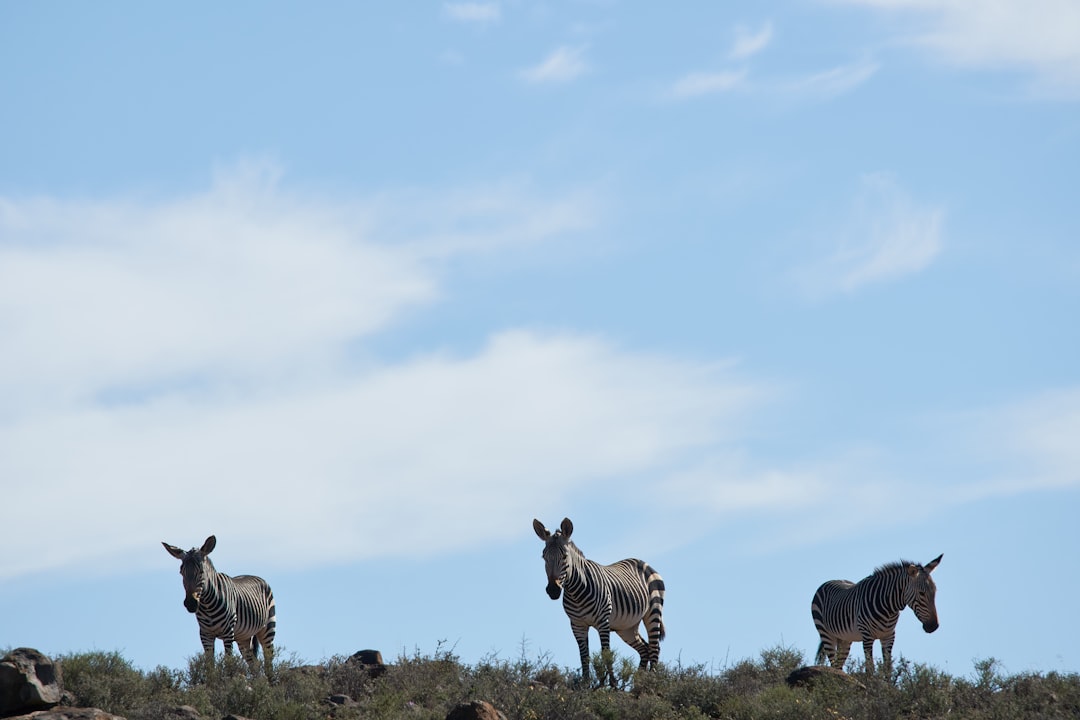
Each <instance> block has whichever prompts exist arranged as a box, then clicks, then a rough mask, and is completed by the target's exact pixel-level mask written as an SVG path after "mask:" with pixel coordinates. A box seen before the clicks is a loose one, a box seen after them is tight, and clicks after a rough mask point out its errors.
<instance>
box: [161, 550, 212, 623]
mask: <svg viewBox="0 0 1080 720" xmlns="http://www.w3.org/2000/svg"><path fill="white" fill-rule="evenodd" d="M161 544H162V545H164V546H165V549H166V550H168V551H169V554H170V555H172V556H173V557H174V558H176V559H177V560H179V561H180V577H182V578H183V579H184V607H185V608H186V609H187V611H188V612H192V613H193V612H195V611H196V610H198V609H199V598H201V597H202V595H203V593H204V592H206V587H207V584H208V583H209V582H210V576H211V575H213V573H214V563H212V562H210V558H209V557H207V556H208V555H209V554H210V553H211V551H212V550H213V549H214V547H215V546H216V545H217V538H216V537H214V536H213V535H211V536H210V537H208V538H206V542H204V543H203V546H202V547H201V548H199V549H198V550H196V549H195V548H191V549H190V550H181V549H180V548H178V547H176V546H175V545H170V544H169V543H166V542H163V543H161Z"/></svg>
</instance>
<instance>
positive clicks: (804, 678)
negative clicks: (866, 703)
mask: <svg viewBox="0 0 1080 720" xmlns="http://www.w3.org/2000/svg"><path fill="white" fill-rule="evenodd" d="M822 678H835V679H837V680H839V681H841V682H845V683H848V684H849V685H852V686H854V687H860V688H862V689H864V690H865V689H866V686H865V685H863V684H862V683H861V682H859V681H858V680H856V679H855V678H853V677H851V676H850V675H848V674H847V673H846V672H844V671H843V670H841V669H840V668H834V667H831V666H829V665H807V666H805V667H801V668H798V669H796V670H792V671H791V674H790V675H788V676H787V684H788V685H789V686H791V687H808V686H812V685H814V684H815V683H817V682H819V681H820V680H821V679H822Z"/></svg>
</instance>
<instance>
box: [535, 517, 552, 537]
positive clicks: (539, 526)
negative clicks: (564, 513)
mask: <svg viewBox="0 0 1080 720" xmlns="http://www.w3.org/2000/svg"><path fill="white" fill-rule="evenodd" d="M533 530H535V531H536V537H538V538H540V539H541V540H543V541H544V542H547V541H548V538H550V537H551V533H549V532H548V529H547V528H546V527H544V523H542V522H540V521H539V520H537V519H536V518H533Z"/></svg>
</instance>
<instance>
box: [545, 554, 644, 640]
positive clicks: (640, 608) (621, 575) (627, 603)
mask: <svg viewBox="0 0 1080 720" xmlns="http://www.w3.org/2000/svg"><path fill="white" fill-rule="evenodd" d="M593 565H594V566H595V567H593V568H591V570H592V574H593V580H594V582H595V583H596V584H597V586H599V587H603V588H604V593H603V594H602V595H598V596H597V600H598V601H599V602H598V603H597V607H593V608H587V607H581V608H578V609H579V610H582V611H589V612H587V613H586V614H585V615H582V616H579V620H581V621H584V622H585V623H586V624H588V625H596V621H597V617H596V615H597V614H598V613H599V612H601V611H602V610H603V608H602V607H599V604H600V603H606V602H607V601H608V600H609V599H610V602H611V616H610V622H609V624H610V627H611V629H612V630H626V629H628V628H634V627H637V626H638V624H639V623H640V622H641V621H642V620H645V619H646V617H645V616H646V613H647V612H648V610H649V606H650V601H651V598H652V593H651V592H650V587H649V583H650V578H652V577H655V578H656V579H658V580H659V584H660V587H659V597H660V603H661V604H662V603H663V591H664V588H663V580H662V579H659V578H660V576H659V574H658V573H656V571H655V570H653V569H652V568H651V567H649V565H648V563H646V562H644V561H643V560H638V559H637V558H627V559H626V560H620V561H619V562H617V563H612V564H611V565H600V564H599V563H593ZM568 601H571V598H570V597H569V596H568V595H565V596H563V602H564V604H565V603H566V602H568Z"/></svg>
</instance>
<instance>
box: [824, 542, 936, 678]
mask: <svg viewBox="0 0 1080 720" xmlns="http://www.w3.org/2000/svg"><path fill="white" fill-rule="evenodd" d="M941 558H942V556H941V555H938V556H937V557H936V558H934V559H933V560H931V561H930V562H928V563H927V564H926V565H919V564H917V563H913V562H908V561H907V560H901V561H900V562H895V563H889V564H888V565H882V566H881V567H879V568H878V569H876V570H875V571H874V572H873V574H872V575H870V576H868V577H865V578H863V579H862V580H860V581H859V582H857V583H852V582H850V581H848V580H830V581H829V582H827V583H824V584H823V585H822V586H821V587H819V588H818V589H817V592H816V593H814V599H813V601H812V602H811V603H810V614H811V615H812V616H813V618H814V625H815V626H816V627H817V631H818V635H820V636H821V644H820V645H818V651H817V659H816V661H815V662H817V664H818V665H822V664H824V662H825V658H826V656H828V658H829V663H830V665H832V666H833V667H835V668H840V669H843V667H844V661H845V660H847V656H848V651H849V650H850V649H851V643H853V642H855V641H856V640H862V644H863V652H864V653H865V654H866V671H867V672H873V671H874V641H875V640H880V641H881V654H882V659H883V660H884V661H885V669H886V672H889V671H891V669H892V647H893V642H894V641H895V640H896V623H897V621H898V620H899V619H900V613H901V612H902V611H903V610H904V608H905V607H909V608H911V609H912V610H914V611H915V617H917V618H919V621H920V622H921V623H922V626H923V630H925V631H926V632H928V633H932V632H934V631H935V630H937V629H938V616H937V605H936V604H935V602H934V599H935V596H936V595H937V586H936V585H934V580H933V578H931V577H930V573H932V572H933V571H934V568H936V567H937V566H938V563H940V562H941Z"/></svg>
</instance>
